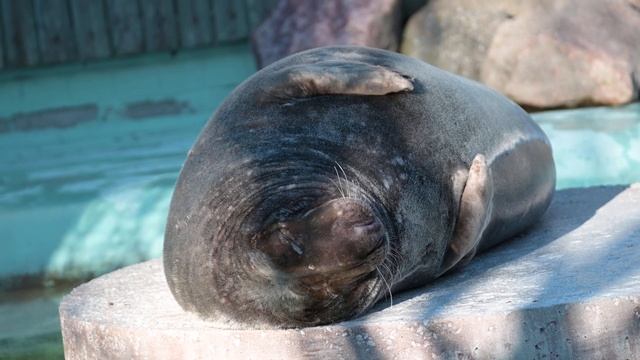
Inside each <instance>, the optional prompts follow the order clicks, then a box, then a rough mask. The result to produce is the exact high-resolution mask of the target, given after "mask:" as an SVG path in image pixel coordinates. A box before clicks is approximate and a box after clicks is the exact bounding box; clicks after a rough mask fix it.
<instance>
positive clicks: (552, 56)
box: [401, 0, 640, 108]
mask: <svg viewBox="0 0 640 360" xmlns="http://www.w3.org/2000/svg"><path fill="white" fill-rule="evenodd" d="M638 33H640V1H638V0H553V1H552V0H545V1H538V0H524V1H510V0H490V1H475V0H432V1H430V2H429V3H428V5H427V6H426V7H424V8H423V9H422V10H420V11H419V12H418V13H416V14H415V15H414V16H413V17H412V18H411V19H410V21H409V23H408V24H407V26H406V28H405V32H404V36H403V41H402V49H401V51H402V52H403V53H405V54H408V55H410V56H415V57H418V58H421V59H423V60H425V61H427V62H429V63H431V64H433V65H436V66H438V67H441V68H443V69H445V70H448V71H452V72H455V73H458V74H461V75H464V76H467V77H470V78H473V79H476V80H479V81H481V82H483V83H485V84H487V85H489V86H491V87H493V88H495V89H497V90H499V91H501V92H502V93H504V94H505V95H507V96H509V97H510V98H512V99H513V100H515V101H516V102H518V103H520V104H521V105H524V106H529V107H534V108H553V107H573V106H580V105H600V104H603V105H619V104H624V103H628V102H631V101H633V100H635V99H637V98H638V84H640V51H639V50H638V49H640V36H638Z"/></svg>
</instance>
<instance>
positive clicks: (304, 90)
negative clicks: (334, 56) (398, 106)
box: [262, 61, 413, 101]
mask: <svg viewBox="0 0 640 360" xmlns="http://www.w3.org/2000/svg"><path fill="white" fill-rule="evenodd" d="M262 90H263V95H264V96H263V98H262V100H263V101H268V100H276V99H283V98H300V97H309V96H318V95H387V94H391V93H398V92H408V91H412V90H413V83H412V80H411V79H410V77H408V76H405V75H401V74H399V73H397V72H395V71H393V70H390V69H388V68H385V67H383V66H380V65H372V64H366V63H362V62H357V61H321V62H317V63H313V64H304V65H295V66H291V67H288V68H286V69H283V70H279V71H276V72H274V73H273V74H272V76H270V77H269V79H268V80H267V81H265V82H264V83H263V87H262Z"/></svg>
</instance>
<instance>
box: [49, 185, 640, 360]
mask: <svg viewBox="0 0 640 360" xmlns="http://www.w3.org/2000/svg"><path fill="white" fill-rule="evenodd" d="M639 258H640V184H636V185H632V186H630V187H598V188H589V189H577V190H564V191H560V192H558V193H557V195H556V198H555V200H554V202H553V204H552V206H551V208H550V209H549V211H548V213H547V214H546V215H545V217H544V219H543V221H542V222H541V223H540V224H538V225H537V226H535V227H534V228H533V229H532V230H531V231H530V232H529V233H528V234H526V235H524V236H521V237H519V238H517V239H514V240H512V241H510V242H508V243H506V244H503V245H502V246H500V247H498V248H496V249H493V250H491V251H489V252H487V253H485V254H483V255H481V256H479V257H478V258H477V259H474V260H473V261H472V262H471V263H470V264H469V265H468V266H467V267H466V268H464V269H463V270H461V271H458V272H456V273H454V274H451V275H449V276H446V277H444V278H442V279H440V280H439V281H437V282H435V283H434V284H432V285H431V286H428V287H425V288H422V289H417V290H414V291H412V292H408V293H405V294H400V295H398V296H395V297H394V299H393V300H394V301H393V306H391V307H389V302H388V301H387V302H383V303H381V304H379V305H378V306H377V307H376V308H375V309H374V310H373V311H371V312H370V313H369V314H367V315H366V316H364V317H362V318H359V319H356V320H352V321H348V322H343V323H339V324H335V325H330V326H321V327H313V328H305V329H289V330H277V329H262V330H256V329H238V328H236V329H230V328H229V325H228V324H224V323H218V322H206V321H202V320H199V319H198V318H196V317H195V316H194V315H190V314H187V313H185V312H184V311H182V310H181V309H180V307H179V306H178V305H177V304H176V302H175V301H174V300H173V297H172V296H171V294H170V292H169V289H168V287H167V285H166V283H165V279H164V275H163V272H162V267H161V263H160V262H159V261H158V260H154V261H150V262H146V263H142V264H138V265H134V266H131V267H128V268H125V269H122V270H119V271H116V272H113V273H111V274H108V275H105V276H103V277H101V278H98V279H96V280H93V281H91V282H89V283H87V284H85V285H82V286H80V287H78V288H76V289H75V290H74V291H73V292H72V293H71V294H70V295H68V296H67V297H66V298H65V299H64V301H63V303H62V305H61V306H60V317H61V322H62V332H63V338H64V347H65V355H66V358H67V359H105V358H109V359H187V358H202V359H209V358H214V357H215V358H225V359H244V358H253V359H286V358H326V359H370V358H371V359H376V358H388V359H395V358H397V359H444V358H446V359H450V358H455V359H461V358H462V359H488V358H497V359H531V358H534V359H545V358H546V359H556V358H560V359H569V358H573V359H625V358H626V359H640V262H638V259H639Z"/></svg>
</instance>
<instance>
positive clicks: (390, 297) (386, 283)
mask: <svg viewBox="0 0 640 360" xmlns="http://www.w3.org/2000/svg"><path fill="white" fill-rule="evenodd" d="M380 265H382V264H380ZM376 271H377V272H378V275H380V279H382V282H383V283H384V285H385V286H386V287H387V290H388V291H389V307H392V306H393V293H391V286H389V283H388V282H387V280H386V279H385V278H384V275H383V274H382V271H380V269H379V268H378V267H377V266H376Z"/></svg>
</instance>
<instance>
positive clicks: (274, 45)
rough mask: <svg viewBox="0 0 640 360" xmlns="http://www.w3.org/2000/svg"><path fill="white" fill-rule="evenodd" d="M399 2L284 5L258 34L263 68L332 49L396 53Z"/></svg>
mask: <svg viewBox="0 0 640 360" xmlns="http://www.w3.org/2000/svg"><path fill="white" fill-rule="evenodd" d="M399 37H400V1H399V0H326V1H325V0H323V1H306V0H280V1H279V2H278V4H277V6H276V7H275V9H274V10H273V12H272V13H271V15H270V16H269V17H268V18H267V19H266V20H265V21H264V23H262V24H261V25H260V26H259V27H258V28H257V29H256V30H255V31H254V33H253V35H252V42H253V49H254V53H255V56H256V60H257V63H258V67H259V68H262V67H264V66H267V65H269V64H271V63H272V62H274V61H277V60H279V59H281V58H283V57H285V56H288V55H291V54H293V53H296V52H299V51H303V50H308V49H311V48H315V47H320V46H328V45H361V46H369V47H375V48H380V49H387V50H394V51H395V50H396V49H397V48H398V39H399Z"/></svg>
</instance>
